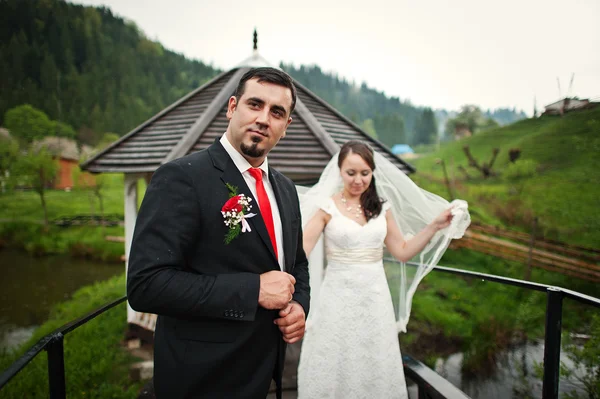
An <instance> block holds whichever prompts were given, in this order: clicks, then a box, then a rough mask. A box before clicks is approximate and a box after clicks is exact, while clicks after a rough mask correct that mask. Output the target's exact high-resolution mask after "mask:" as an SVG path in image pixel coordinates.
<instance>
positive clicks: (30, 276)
mask: <svg viewBox="0 0 600 399" xmlns="http://www.w3.org/2000/svg"><path fill="white" fill-rule="evenodd" d="M124 270H125V267H124V265H123V264H121V263H112V264H111V263H102V262H98V261H91V260H86V259H74V258H70V257H67V256H50V257H32V256H30V255H28V254H27V253H25V252H20V251H15V250H0V271H1V273H2V278H1V279H0V348H14V347H15V346H17V345H19V344H20V343H22V342H24V341H26V340H27V339H29V337H31V335H32V334H33V331H34V330H35V328H36V327H38V326H39V325H41V324H42V323H43V322H45V321H46V320H47V319H48V315H49V313H50V309H51V308H52V305H54V304H56V303H58V302H61V301H64V300H66V299H69V298H70V297H71V295H72V294H73V293H74V292H75V291H77V289H78V288H80V287H83V286H85V285H88V284H91V283H94V282H96V281H101V280H106V279H108V278H110V277H113V276H116V275H118V274H121V273H123V271H124Z"/></svg>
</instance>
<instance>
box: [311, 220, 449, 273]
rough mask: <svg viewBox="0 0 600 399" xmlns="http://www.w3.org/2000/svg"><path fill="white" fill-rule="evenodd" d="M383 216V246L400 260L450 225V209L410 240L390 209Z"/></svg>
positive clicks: (421, 247) (414, 252)
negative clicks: (384, 234)
mask: <svg viewBox="0 0 600 399" xmlns="http://www.w3.org/2000/svg"><path fill="white" fill-rule="evenodd" d="M385 218H386V221H387V235H386V236H385V246H386V247H387V249H388V251H389V252H390V253H391V254H392V256H393V257H394V258H396V259H398V260H399V261H401V262H408V261H409V260H410V259H412V258H413V257H414V256H415V255H417V254H418V253H419V252H421V251H422V250H423V248H425V246H426V245H427V243H429V241H430V240H431V238H432V237H433V235H434V234H435V233H437V232H438V231H439V230H441V229H443V228H445V227H447V226H449V225H450V222H451V221H452V213H451V212H450V209H447V210H445V211H443V212H442V213H440V214H439V215H438V216H437V217H436V218H435V219H434V220H433V221H432V222H431V223H429V224H428V225H427V226H425V228H424V229H423V230H421V231H420V232H419V233H418V234H417V235H415V236H414V237H412V238H411V239H410V240H405V239H404V236H403V235H402V233H401V232H400V229H399V228H398V225H397V224H396V221H395V220H394V216H393V215H392V211H391V210H389V209H388V210H387V211H386V214H385ZM313 245H314V244H313Z"/></svg>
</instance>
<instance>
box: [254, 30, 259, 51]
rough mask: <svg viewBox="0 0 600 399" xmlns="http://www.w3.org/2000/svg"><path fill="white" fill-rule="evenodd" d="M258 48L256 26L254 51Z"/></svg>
mask: <svg viewBox="0 0 600 399" xmlns="http://www.w3.org/2000/svg"><path fill="white" fill-rule="evenodd" d="M256 50H258V34H257V33H256V28H254V51H256Z"/></svg>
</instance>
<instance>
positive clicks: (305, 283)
mask: <svg viewBox="0 0 600 399" xmlns="http://www.w3.org/2000/svg"><path fill="white" fill-rule="evenodd" d="M292 187H293V188H294V193H295V194H296V195H295V198H296V204H297V205H296V206H297V209H298V214H299V215H300V202H299V200H298V193H297V192H296V187H295V186H294V185H293V184H292ZM301 218H302V217H301V216H300V218H299V221H298V222H299V233H298V242H297V245H296V254H295V256H296V259H295V264H294V270H293V272H292V275H293V276H294V278H295V279H296V285H295V286H294V288H295V291H294V295H293V300H294V301H296V302H298V303H299V304H300V305H302V307H303V308H304V313H305V315H306V317H308V312H309V310H310V285H309V274H308V259H307V258H306V253H305V252H304V245H303V242H302V241H303V239H302V219H301Z"/></svg>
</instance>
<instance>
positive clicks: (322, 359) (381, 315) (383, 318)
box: [298, 198, 408, 399]
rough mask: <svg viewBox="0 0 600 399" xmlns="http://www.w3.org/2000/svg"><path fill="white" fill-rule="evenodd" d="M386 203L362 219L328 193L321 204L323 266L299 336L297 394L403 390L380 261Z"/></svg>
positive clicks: (402, 394)
mask: <svg viewBox="0 0 600 399" xmlns="http://www.w3.org/2000/svg"><path fill="white" fill-rule="evenodd" d="M388 208H389V206H388V204H387V203H384V208H383V211H382V212H381V214H380V215H379V216H378V217H376V218H373V219H371V220H370V221H369V222H368V223H367V224H366V225H364V226H361V225H360V224H359V223H358V222H356V221H355V220H352V219H351V218H348V217H346V216H345V215H343V214H342V213H341V212H340V210H339V209H338V208H337V206H336V204H335V203H334V201H333V199H331V198H329V199H328V200H327V201H326V202H325V203H324V204H323V205H322V206H321V209H323V210H324V211H325V212H327V213H328V214H329V215H331V219H330V221H329V223H327V226H326V227H325V231H324V233H325V251H326V255H327V268H326V274H325V278H324V280H323V283H322V286H321V290H320V294H319V302H318V304H317V305H316V306H313V309H311V312H310V315H309V318H308V321H307V331H306V334H305V336H304V341H303V344H302V351H301V354H300V363H299V366H298V397H299V398H303V399H321V398H336V399H351V398H365V399H367V398H368V399H371V398H385V399H392V398H408V394H407V391H406V383H405V379H404V371H403V368H402V357H401V354H400V347H399V343H398V331H397V327H396V319H395V315H394V308H393V304H392V298H391V295H390V290H389V287H388V283H387V280H386V276H385V272H384V269H383V261H382V257H383V242H384V239H385V236H386V233H387V222H386V218H385V212H386V210H387V209H388Z"/></svg>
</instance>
